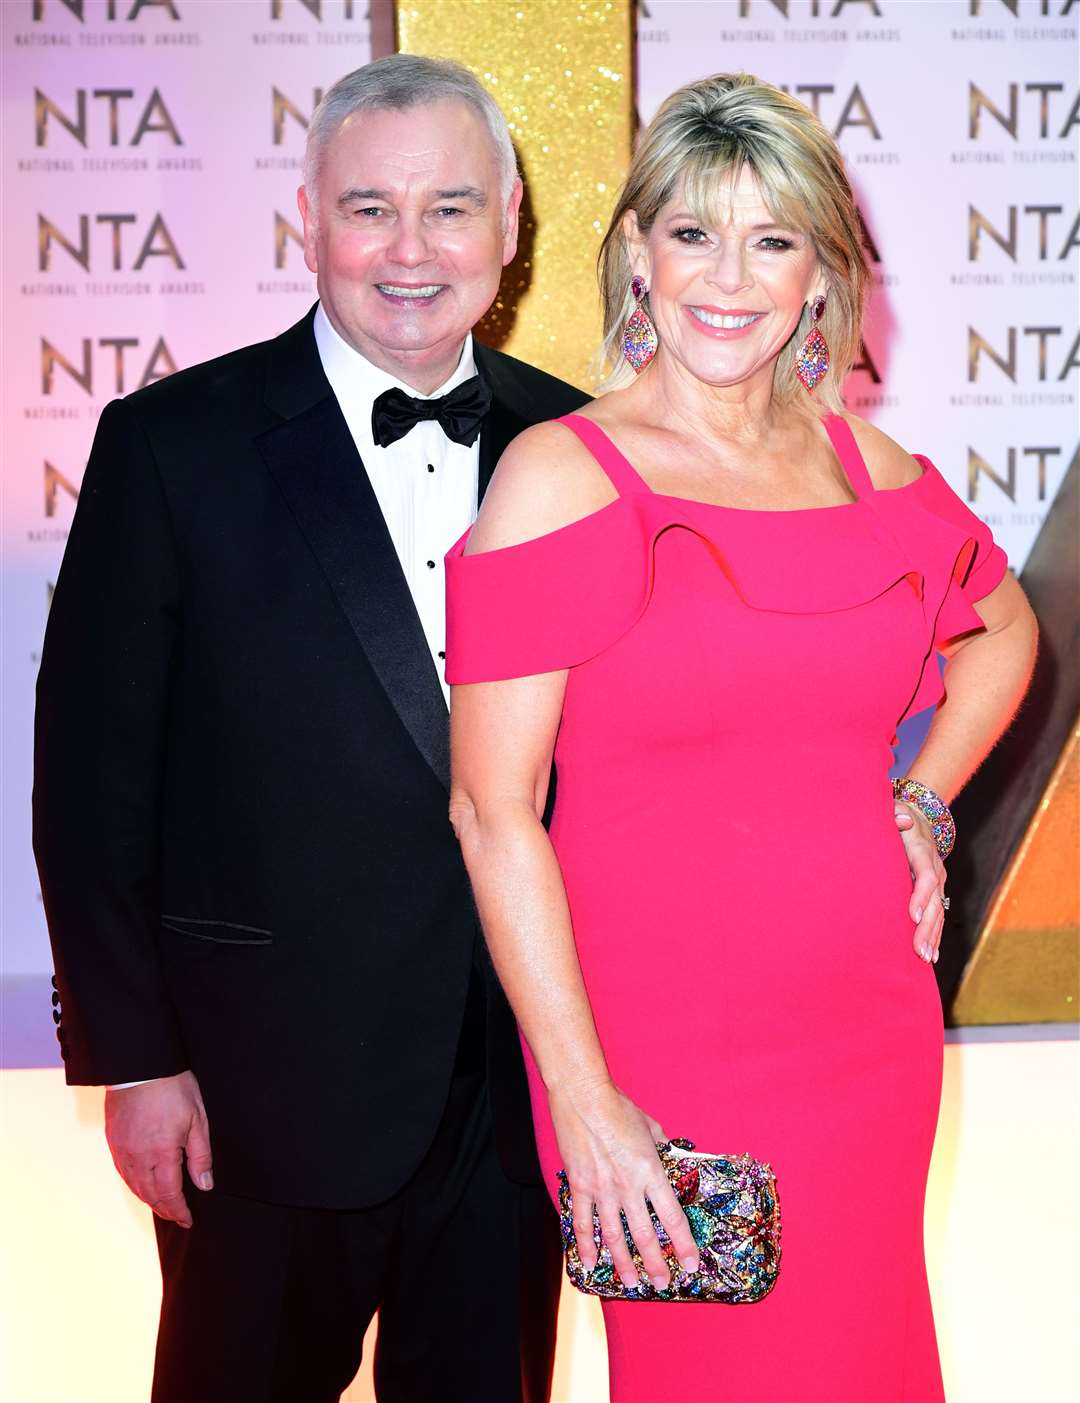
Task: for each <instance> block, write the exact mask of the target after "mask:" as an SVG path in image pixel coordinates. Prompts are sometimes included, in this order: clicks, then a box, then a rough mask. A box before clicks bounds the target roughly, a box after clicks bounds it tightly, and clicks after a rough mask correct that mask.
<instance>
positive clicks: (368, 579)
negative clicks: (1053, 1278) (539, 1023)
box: [34, 314, 585, 1207]
mask: <svg viewBox="0 0 1080 1403" xmlns="http://www.w3.org/2000/svg"><path fill="white" fill-rule="evenodd" d="M476 360H477V364H478V367H479V369H480V371H481V373H482V374H483V375H484V376H485V378H486V379H487V381H488V383H489V384H490V385H491V388H492V391H493V396H494V398H493V403H492V406H491V410H490V412H489V414H488V416H487V418H486V420H485V422H484V426H483V429H482V431H481V437H480V490H481V492H483V489H484V487H485V486H486V484H487V482H488V480H489V478H490V476H491V472H492V469H493V468H494V465H495V462H496V460H497V458H498V457H499V455H500V453H501V452H502V450H503V448H504V447H505V446H506V444H507V443H508V442H509V440H510V439H511V438H512V437H513V436H514V435H515V434H516V433H518V432H519V431H520V430H521V429H523V428H525V427H526V426H527V425H529V424H532V423H536V422H538V421H541V420H545V419H550V418H553V417H555V416H558V415H560V414H564V413H568V412H570V411H571V410H573V409H576V408H578V407H579V406H580V405H581V404H582V403H583V402H584V400H585V396H583V395H582V394H581V393H580V392H579V391H577V390H575V389H573V388H571V387H570V386H569V385H566V384H563V383H562V382H561V381H559V380H556V379H554V378H552V377H551V376H549V375H545V374H543V373H542V372H541V371H538V370H534V369H532V368H530V367H529V366H527V365H523V364H522V363H521V362H519V361H516V360H513V359H511V358H510V357H509V356H505V355H502V354H499V353H498V352H494V351H490V350H487V349H486V348H484V347H483V346H480V345H477V346H476ZM35 752H36V753H35V783H34V847H35V853H36V856H37V860H38V867H39V872H40V875H41V882H42V892H43V897H44V902H45V909H46V914H47V917H48V922H49V930H50V935H51V939H52V943H53V950H54V956H55V962H56V985H57V989H58V998H57V999H56V1000H54V1002H57V1003H58V1004H59V1017H60V1023H59V1036H60V1040H61V1048H62V1051H63V1053H64V1057H65V1063H66V1068H67V1077H68V1081H69V1082H71V1083H76V1084H87V1083H90V1084H93V1083H110V1082H118V1081H129V1080H136V1079H141V1078H148V1077H159V1076H167V1075H170V1074H173V1073H177V1072H180V1071H182V1070H184V1069H185V1068H188V1067H190V1068H191V1069H192V1070H193V1071H194V1072H195V1074H196V1075H197V1077H198V1079H199V1083H200V1085H201V1088H202V1091H203V1095H204V1098H205V1101H206V1107H207V1113H208V1116H209V1122H210V1134H211V1141H212V1145H213V1150H214V1168H215V1177H216V1180H217V1182H218V1184H219V1185H220V1186H221V1187H222V1188H224V1189H225V1190H226V1191H227V1192H233V1193H239V1194H243V1195H248V1196H251V1197H257V1198H262V1199H266V1200H269V1201H273V1202H281V1203H290V1204H308V1205H315V1206H322V1207H362V1206H365V1205H368V1204H373V1203H376V1202H379V1201H380V1200H383V1199H385V1198H387V1197H388V1196H389V1195H391V1194H392V1193H393V1192H394V1191H395V1190H396V1189H398V1188H399V1187H400V1186H401V1185H402V1184H403V1183H404V1182H405V1181H406V1180H407V1179H408V1177H409V1176H410V1174H411V1173H412V1172H413V1170H414V1169H415V1168H416V1166H417V1164H418V1163H419V1161H420V1159H421V1158H422V1156H423V1153H424V1151H425V1149H426V1147H427V1145H428V1143H429V1142H430V1140H431V1137H432V1135H433V1134H434V1131H435V1129H436V1126H437V1124H438V1121H439V1118H440V1115H441V1112H442V1107H443V1103H444V1100H445V1097H446V1092H447V1088H448V1084H449V1078H450V1074H451V1069H452V1066H453V1062H454V1055H455V1048H456V1044H457V1039H458V1033H459V1029H460V1027H461V1024H462V1015H463V1007H464V1002H465V995H466V989H467V986H468V981H469V974H470V965H471V962H472V960H473V958H474V952H475V949H476V943H477V940H478V934H477V925H476V918H475V913H474V908H473V905H472V900H471V895H470V892H469V886H468V881H467V877H466V873H465V869H464V864H463V863H462V860H461V856H460V853H459V850H458V846H457V842H456V840H455V838H454V834H453V832H452V830H451V828H450V825H449V822H448V819H447V800H448V785H449V743H448V722H447V711H446V705H445V702H444V700H443V696H442V693H441V690H440V687H439V682H438V677H437V675H436V672H435V669H434V667H433V665H432V661H431V655H430V652H429V651H428V647H427V644H426V641H425V638H424V634H423V631H422V629H421V626H420V622H419V619H418V617H417V615H416V612H415V609H414V606H413V603H412V599H411V596H410V594H409V591H408V588H407V586H406V584H405V580H404V576H403V575H402V572H401V569H400V566H399V563H398V559H397V555H396V553H395V550H394V546H393V543H392V541H391V539H390V535H389V533H388V531H387V529H386V526H385V523H384V521H383V517H382V513H381V511H380V510H379V506H378V503H377V501H376V498H375V495H374V492H373V491H372V488H371V486H370V483H369V481H368V478H367V475H366V473H365V472H364V469H363V465H362V463H361V462H360V459H359V456H358V454H357V451H356V447H355V445H354V443H353V440H352V438H351V436H350V434H349V430H348V428H347V427H346V424H345V420H344V418H343V416H342V414H341V411H340V409H339V407H338V404H337V401H336V399H335V398H334V396H333V393H332V392H331V389H330V386H329V383H328V382H327V380H326V377H325V375H324V374H323V371H322V366H321V364H320V362H319V357H318V352H317V350H316V347H315V341H314V335H313V331H312V314H309V315H308V316H307V317H306V318H305V319H304V320H303V321H302V322H300V323H299V324H298V325H296V326H294V327H292V328H291V329H290V330H289V331H287V332H285V333H284V334H283V335H282V336H279V337H278V338H277V339H275V340H273V341H269V342H265V343H263V344H261V345H256V346H251V347H247V348H245V349H244V350H241V351H237V352H235V353H233V354H231V355H227V356H224V357H222V358H221V359H219V360H214V361H210V362H208V363H206V364H204V365H199V366H195V367H194V368H192V369H190V370H186V371H182V372H180V373H178V374H175V375H172V376H170V377H169V378H168V379H166V380H163V381H160V382H158V383H157V384H155V385H152V386H150V387H148V388H147V389H145V390H142V391H139V392H138V393H136V394H133V395H131V396H130V397H129V398H127V399H125V400H118V401H115V402H114V403H112V404H110V405H109V406H108V408H107V409H106V410H105V412H104V413H103V414H102V416H101V421H100V424H99V427H98V432H97V436H96V438H95V441H94V447H93V451H92V453H91V457H90V461H89V464H88V466H87V469H86V476H85V479H84V482H83V487H82V491H81V494H80V498H79V504H78V508H77V510H76V513H75V520H74V523H73V526H72V530H71V535H70V539H69V542H68V546H67V551H66V554H65V557H64V562H63V568H62V570H61V572H60V577H59V580H58V582H57V586H56V592H55V595H54V598H53V603H52V609H51V612H50V618H49V625H48V629H47V633H46V639H45V645H44V652H43V656H42V663H41V671H40V676H39V682H38V705H37V726H36V744H35ZM483 958H484V963H485V969H486V976H485V977H486V979H487V985H488V988H487V994H488V998H487V1008H488V1014H487V1016H488V1059H489V1076H490V1081H491V1097H492V1103H493V1108H494V1112H495V1120H496V1133H497V1137H498V1141H499V1148H500V1153H501V1155H502V1160H503V1164H504V1167H505V1168H506V1170H507V1172H508V1173H509V1174H510V1175H511V1176H512V1177H514V1178H516V1179H519V1180H522V1181H529V1180H530V1179H535V1176H536V1162H535V1150H534V1148H533V1143H532V1133H531V1124H530V1121H529V1113H528V1104H527V1094H526V1089H525V1083H524V1073H523V1069H522V1065H521V1058H520V1051H519V1048H518V1045H517V1040H516V1032H515V1028H514V1024H513V1019H512V1017H511V1015H510V1011H509V1009H508V1007H507V1005H506V1003H505V1000H504V998H503V996H502V994H501V991H499V989H498V985H497V982H496V981H495V979H494V975H493V973H491V970H490V965H488V964H487V962H486V956H485V957H483Z"/></svg>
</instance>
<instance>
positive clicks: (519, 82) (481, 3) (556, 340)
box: [396, 0, 633, 389]
mask: <svg viewBox="0 0 1080 1403" xmlns="http://www.w3.org/2000/svg"><path fill="white" fill-rule="evenodd" d="M396 11H397V46H398V49H399V51H401V52H403V53H414V54H429V55H431V56H433V57H438V58H455V59H458V60H459V61H460V62H462V63H464V64H466V65H467V66H468V67H469V68H470V69H471V70H472V71H473V72H474V73H475V74H476V75H477V77H478V78H479V79H480V80H481V82H483V83H484V85H485V86H486V87H487V89H488V90H489V92H491V94H492V95H493V97H494V98H495V100H496V101H497V102H498V104H499V106H500V107H501V108H502V110H503V112H504V113H505V114H506V119H507V121H508V123H509V125H510V134H511V136H512V137H513V139H514V144H515V146H516V147H517V151H518V160H519V163H520V165H521V170H522V175H523V176H524V179H525V200H524V203H523V206H522V230H521V242H520V245H519V249H518V256H517V258H516V259H515V260H514V262H513V263H512V264H511V265H510V267H509V268H507V270H506V273H505V275H504V277H503V282H502V287H501V289H500V293H499V297H498V300H497V301H496V303H495V305H494V307H493V308H492V309H491V311H490V312H489V313H488V315H487V316H486V317H485V318H484V320H483V321H482V322H481V324H480V326H479V327H478V333H479V336H480V339H481V340H483V341H485V342H486V343H487V344H488V345H491V346H496V347H498V348H499V349H500V350H504V351H508V352H509V353H510V354H511V355H514V356H518V357H520V358H521V359H522V360H525V361H529V362H530V363H531V364H532V365H537V366H540V367H541V369H543V370H547V371H549V372H550V373H551V374H552V375H558V376H559V377H560V378H561V379H563V380H569V381H572V382H573V383H574V384H576V385H580V386H581V387H582V388H583V389H591V388H592V387H593V383H594V382H593V379H592V375H591V361H592V358H593V355H594V354H595V351H596V348H597V347H598V346H599V344H600V301H599V295H598V292H597V286H596V255H597V253H598V252H599V250H600V240H601V238H602V237H603V233H604V230H605V228H606V227H607V221H608V218H609V217H610V214H611V209H612V206H613V204H614V199H615V194H616V191H617V189H618V187H619V185H620V183H621V182H622V179H623V177H624V175H625V173H626V167H627V165H628V163H629V157H630V141H631V131H632V120H633V91H632V76H633V75H632V70H633V63H632V50H631V13H630V0H519V3H516V4H515V3H513V0H413V3H407V0H398V3H397V7H396Z"/></svg>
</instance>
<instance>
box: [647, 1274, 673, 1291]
mask: <svg viewBox="0 0 1080 1403" xmlns="http://www.w3.org/2000/svg"><path fill="white" fill-rule="evenodd" d="M649 1280H650V1281H651V1282H652V1284H653V1285H654V1286H655V1287H656V1289H657V1290H658V1291H666V1290H667V1289H668V1287H669V1286H670V1285H671V1281H670V1280H669V1278H668V1277H666V1276H652V1277H650V1278H649Z"/></svg>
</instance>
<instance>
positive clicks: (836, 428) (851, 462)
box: [824, 414, 875, 497]
mask: <svg viewBox="0 0 1080 1403" xmlns="http://www.w3.org/2000/svg"><path fill="white" fill-rule="evenodd" d="M824 423H825V432H826V433H827V434H828V435H829V439H830V440H831V442H832V446H833V448H834V449H835V450H836V456H837V457H838V458H839V459H840V466H841V467H842V468H843V469H844V472H845V473H847V479H848V482H849V483H850V484H851V490H852V491H853V492H854V493H855V495H856V497H869V496H870V495H871V493H873V492H874V490H875V488H874V483H873V480H872V479H871V477H870V473H869V470H868V469H867V466H866V463H865V462H864V461H863V455H862V454H861V453H860V452H859V445H858V444H857V443H856V442H855V435H854V434H853V433H852V432H851V425H850V424H849V423H848V422H847V420H846V419H842V418H841V417H840V415H839V414H826V416H825V420H824Z"/></svg>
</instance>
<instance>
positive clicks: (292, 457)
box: [256, 381, 450, 789]
mask: <svg viewBox="0 0 1080 1403" xmlns="http://www.w3.org/2000/svg"><path fill="white" fill-rule="evenodd" d="M324 383H325V381H324ZM326 388H327V393H326V394H325V396H324V397H323V398H321V399H319V400H318V402H317V403H315V404H311V405H309V407H307V408H306V409H304V410H303V411H302V412H300V413H298V414H296V415H295V416H294V417H292V418H289V419H287V420H286V421H285V422H284V423H281V424H278V425H277V426H275V427H274V428H272V429H268V430H267V431H266V432H265V433H263V434H260V435H259V437H258V438H257V439H256V443H257V445H258V448H259V451H260V452H261V454H262V455H263V458H264V459H265V461H266V465H267V467H268V468H269V469H270V471H271V473H273V475H274V478H275V480H276V481H277V484H278V486H279V487H280V488H281V491H282V493H283V495H284V497H285V500H286V501H287V502H288V504H289V507H290V508H291V509H292V513H293V515H294V516H295V517H296V521H297V524H298V525H299V527H300V530H301V531H302V532H303V534H304V536H305V537H306V539H307V542H308V545H309V546H310V547H311V551H312V553H313V554H314V556H315V558H316V560H317V561H318V563H319V566H320V568H321V569H322V571H323V574H324V575H325V576H326V579H327V581H328V582H329V584H330V588H331V589H332V590H333V592H334V594H335V596H336V597H337V601H338V603H339V605H340V606H341V608H342V610H343V612H344V614H345V617H346V618H347V619H348V621H349V623H350V624H351V626H352V629H353V632H354V633H355V634H356V637H357V639H358V640H359V642H360V645H361V647H362V648H363V650H364V652H365V653H366V655H367V657H368V660H369V661H370V663H371V665H372V667H373V668H374V670H375V673H376V675H377V677H378V678H379V681H380V682H381V683H382V686H383V687H384V689H385V690H386V694H387V696H388V697H389V698H390V701H391V702H392V703H393V705H394V708H395V710H396V711H397V713H398V715H399V717H400V718H401V721H402V723H403V724H404V726H405V728H406V730H407V731H408V732H409V734H410V735H411V736H412V738H413V741H414V742H415V743H416V748H417V749H418V750H419V751H420V754H421V755H422V756H423V757H424V759H425V760H426V761H427V763H428V764H429V765H430V766H431V768H432V770H433V771H434V772H435V774H436V776H437V777H438V779H439V780H440V782H441V783H442V784H443V785H444V786H445V787H446V788H447V789H449V787H450V735H449V728H448V726H447V714H446V702H445V699H444V697H443V693H442V688H441V687H440V685H439V679H438V675H437V674H436V672H435V667H434V664H433V662H432V659H431V653H430V651H429V649H428V646H427V640H426V638H425V637H424V630H423V628H422V627H421V625H420V619H419V617H418V616H417V613H416V608H415V606H414V604H413V601H412V596H411V594H410V593H409V587H408V585H407V584H406V582H405V576H404V575H403V573H402V570H401V564H400V562H399V560H398V557H397V552H396V551H395V549H394V543H393V541H392V540H391V539H390V533H389V531H388V530H387V528H386V522H385V521H384V519H383V514H382V511H381V510H380V508H379V503H378V499H377V498H376V496H375V493H374V490H373V489H372V486H371V483H370V481H369V480H368V476H367V473H366V472H365V471H364V467H363V464H362V463H361V461H360V455H359V454H358V453H357V451H356V445H355V443H354V442H353V439H352V435H351V434H350V433H349V429H348V425H347V424H346V423H345V419H344V416H343V415H342V413H341V410H340V409H339V408H338V403H337V400H336V399H335V398H334V396H333V395H332V394H330V393H329V386H327V387H326Z"/></svg>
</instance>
